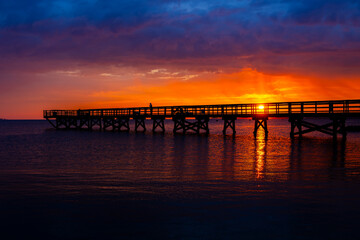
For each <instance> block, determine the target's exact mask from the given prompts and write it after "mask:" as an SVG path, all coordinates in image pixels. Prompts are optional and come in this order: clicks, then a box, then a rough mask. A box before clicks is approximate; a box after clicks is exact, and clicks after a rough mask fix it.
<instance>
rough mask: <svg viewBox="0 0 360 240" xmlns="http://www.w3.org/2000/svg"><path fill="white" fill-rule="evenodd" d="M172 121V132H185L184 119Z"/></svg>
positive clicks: (174, 118)
mask: <svg viewBox="0 0 360 240" xmlns="http://www.w3.org/2000/svg"><path fill="white" fill-rule="evenodd" d="M172 120H173V121H174V130H173V132H174V133H176V132H177V131H178V130H183V133H185V132H186V130H185V117H183V116H180V117H173V118H172Z"/></svg>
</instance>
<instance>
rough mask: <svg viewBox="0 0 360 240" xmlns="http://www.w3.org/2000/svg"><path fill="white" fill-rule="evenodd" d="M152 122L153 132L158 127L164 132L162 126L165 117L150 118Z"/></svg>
mask: <svg viewBox="0 0 360 240" xmlns="http://www.w3.org/2000/svg"><path fill="white" fill-rule="evenodd" d="M151 119H152V120H153V132H155V130H156V128H157V127H159V128H161V130H162V132H163V133H164V132H165V126H164V120H165V117H159V116H157V117H152V118H151Z"/></svg>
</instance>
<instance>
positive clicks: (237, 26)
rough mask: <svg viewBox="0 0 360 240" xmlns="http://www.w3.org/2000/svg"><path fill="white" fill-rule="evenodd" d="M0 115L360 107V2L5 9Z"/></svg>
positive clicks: (154, 2)
mask: <svg viewBox="0 0 360 240" xmlns="http://www.w3.org/2000/svg"><path fill="white" fill-rule="evenodd" d="M0 86H1V87H0V118H9V119H21V118H25V119H36V118H38V119H39V118H42V110H43V109H78V108H100V107H104V108H105V107H135V106H148V105H149V103H150V102H151V103H152V104H153V106H160V105H185V104H186V105H190V104H191V105H196V104H221V103H252V102H276V101H302V100H332V99H334V100H335V99H360V1H359V0H354V1H347V0H341V1H340V0H338V1H331V0H326V1H325V0H303V1H286V0H279V1H276V0H271V1H270V0H269V1H268V0H258V1H240V0H239V1H234V0H227V1H212V0H206V1H202V0H188V1H182V0H177V1H171V0H163V1H160V0H151V1H145V0H129V1H128V0H123V1H115V0H112V1H100V0H99V1H96V0H88V1H85V0H84V1H70V0H69V1H67V0H58V1H49V0H33V1H28V0H13V1H1V2H0Z"/></svg>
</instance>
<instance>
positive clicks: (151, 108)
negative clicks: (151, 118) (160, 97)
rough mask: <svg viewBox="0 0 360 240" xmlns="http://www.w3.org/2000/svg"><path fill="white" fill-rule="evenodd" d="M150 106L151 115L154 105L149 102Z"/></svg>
mask: <svg viewBox="0 0 360 240" xmlns="http://www.w3.org/2000/svg"><path fill="white" fill-rule="evenodd" d="M149 107H150V115H152V111H153V107H152V104H151V103H150V104H149Z"/></svg>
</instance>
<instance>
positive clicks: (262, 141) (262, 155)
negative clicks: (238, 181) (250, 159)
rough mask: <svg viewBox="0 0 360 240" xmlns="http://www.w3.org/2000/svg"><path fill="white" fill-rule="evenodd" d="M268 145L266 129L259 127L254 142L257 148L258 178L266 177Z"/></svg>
mask: <svg viewBox="0 0 360 240" xmlns="http://www.w3.org/2000/svg"><path fill="white" fill-rule="evenodd" d="M266 146H267V137H266V135H265V131H264V129H259V131H258V132H257V136H256V138H255V142H254V150H255V156H254V157H255V173H256V178H257V179H262V178H264V174H265V171H266Z"/></svg>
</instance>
